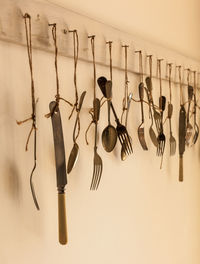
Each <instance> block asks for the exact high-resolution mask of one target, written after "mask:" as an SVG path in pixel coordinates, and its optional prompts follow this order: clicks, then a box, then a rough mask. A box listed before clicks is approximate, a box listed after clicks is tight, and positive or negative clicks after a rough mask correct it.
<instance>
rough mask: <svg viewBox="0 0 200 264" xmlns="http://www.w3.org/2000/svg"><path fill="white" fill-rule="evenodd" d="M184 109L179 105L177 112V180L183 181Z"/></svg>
mask: <svg viewBox="0 0 200 264" xmlns="http://www.w3.org/2000/svg"><path fill="white" fill-rule="evenodd" d="M185 136H186V111H185V108H184V106H183V105H181V108H180V112H179V181H181V182H182V181H183V154H184V152H185Z"/></svg>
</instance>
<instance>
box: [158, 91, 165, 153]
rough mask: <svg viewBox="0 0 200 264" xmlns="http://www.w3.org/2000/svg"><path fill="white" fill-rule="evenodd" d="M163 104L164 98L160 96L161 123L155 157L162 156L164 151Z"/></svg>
mask: <svg viewBox="0 0 200 264" xmlns="http://www.w3.org/2000/svg"><path fill="white" fill-rule="evenodd" d="M165 104H166V97H165V96H161V97H160V98H159V106H160V109H161V123H160V132H159V135H158V138H157V139H158V146H157V156H163V154H164V150H165V141H166V138H165V135H164V132H163V112H164V110H165Z"/></svg>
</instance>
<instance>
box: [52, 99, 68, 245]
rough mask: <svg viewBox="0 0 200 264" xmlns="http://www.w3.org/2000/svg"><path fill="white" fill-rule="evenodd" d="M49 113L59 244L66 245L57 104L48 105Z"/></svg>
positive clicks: (64, 179) (63, 171)
mask: <svg viewBox="0 0 200 264" xmlns="http://www.w3.org/2000/svg"><path fill="white" fill-rule="evenodd" d="M49 108H50V111H51V112H52V111H54V112H53V114H52V115H51V120H52V128H53V137H54V150H55V162H56V175H57V189H58V227H59V242H60V244H62V245H65V244H67V223H66V209H65V186H66V184H67V177H66V164H65V147H64V139H63V131H62V122H61V117H60V111H59V108H58V105H57V102H55V101H52V102H51V103H50V104H49Z"/></svg>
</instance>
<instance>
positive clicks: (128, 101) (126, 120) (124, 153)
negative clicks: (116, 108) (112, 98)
mask: <svg viewBox="0 0 200 264" xmlns="http://www.w3.org/2000/svg"><path fill="white" fill-rule="evenodd" d="M132 97H133V93H129V96H128V100H127V111H126V119H125V126H126V127H127V122H128V114H129V109H130V105H131V101H132ZM130 140H131V141H132V139H131V137H130ZM126 157H127V155H126V152H125V150H124V146H122V147H121V160H123V161H124V160H125V159H126Z"/></svg>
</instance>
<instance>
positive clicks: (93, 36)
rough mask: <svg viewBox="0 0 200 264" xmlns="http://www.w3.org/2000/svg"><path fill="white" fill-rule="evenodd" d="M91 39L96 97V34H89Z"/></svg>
mask: <svg viewBox="0 0 200 264" xmlns="http://www.w3.org/2000/svg"><path fill="white" fill-rule="evenodd" d="M88 38H90V41H91V49H92V62H93V70H94V73H93V75H94V82H93V88H94V99H95V98H96V63H95V44H94V42H95V41H94V39H95V35H92V36H88Z"/></svg>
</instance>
